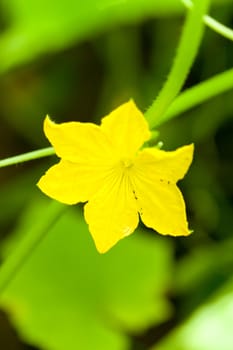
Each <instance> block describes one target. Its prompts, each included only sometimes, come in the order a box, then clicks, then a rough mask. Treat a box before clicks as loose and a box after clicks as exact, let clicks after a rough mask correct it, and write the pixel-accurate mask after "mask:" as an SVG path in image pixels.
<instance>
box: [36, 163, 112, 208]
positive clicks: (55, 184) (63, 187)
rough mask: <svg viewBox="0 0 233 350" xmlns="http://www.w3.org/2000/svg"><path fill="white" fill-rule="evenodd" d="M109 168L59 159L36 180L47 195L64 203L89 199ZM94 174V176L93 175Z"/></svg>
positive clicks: (101, 183) (106, 174) (109, 170)
mask: <svg viewBox="0 0 233 350" xmlns="http://www.w3.org/2000/svg"><path fill="white" fill-rule="evenodd" d="M109 172H110V173H111V169H109V168H107V167H105V168H104V167H95V168H93V167H92V166H90V165H85V164H76V163H71V162H69V161H65V160H61V161H60V162H59V163H58V164H56V165H54V166H52V167H51V168H50V169H49V170H48V171H47V172H46V174H45V175H44V176H42V177H41V179H40V180H39V182H38V184H37V185H38V187H39V188H40V189H41V191H42V192H44V193H45V194H46V195H47V196H49V197H51V198H53V199H56V200H58V201H59V202H62V203H65V204H75V203H78V202H86V201H87V200H89V199H90V198H91V197H92V196H93V195H95V193H96V192H97V191H98V190H99V188H100V187H101V186H102V185H103V183H104V181H105V178H107V177H108V175H109ZM93 174H94V176H93Z"/></svg>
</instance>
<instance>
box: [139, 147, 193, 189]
mask: <svg viewBox="0 0 233 350" xmlns="http://www.w3.org/2000/svg"><path fill="white" fill-rule="evenodd" d="M193 150H194V145H193V144H191V145H187V146H183V147H180V148H178V149H177V150H175V151H171V152H167V151H163V150H160V149H157V148H144V149H143V150H142V151H141V152H140V153H139V155H138V157H137V158H136V160H135V167H136V169H137V171H140V169H143V170H142V171H143V172H147V177H152V178H153V179H154V178H155V177H157V179H159V180H160V181H161V180H162V181H167V182H172V183H176V182H177V181H178V180H180V179H182V178H183V177H184V175H185V174H186V172H187V171H188V168H189V166H190V164H191V162H192V159H193Z"/></svg>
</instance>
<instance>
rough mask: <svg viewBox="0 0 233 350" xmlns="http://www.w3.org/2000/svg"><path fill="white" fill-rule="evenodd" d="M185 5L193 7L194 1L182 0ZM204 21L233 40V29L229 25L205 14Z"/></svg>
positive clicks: (189, 7)
mask: <svg viewBox="0 0 233 350" xmlns="http://www.w3.org/2000/svg"><path fill="white" fill-rule="evenodd" d="M181 1H182V3H183V4H184V6H186V7H187V8H188V9H192V7H193V3H192V1H191V0H181ZM203 20H204V23H205V24H206V25H207V26H208V27H209V28H211V29H212V30H214V31H215V32H216V33H218V34H220V35H222V36H224V37H225V38H227V39H230V40H233V30H232V29H231V28H229V27H227V26H224V25H223V24H222V23H220V22H218V21H216V20H215V19H214V18H212V17H210V16H208V15H205V16H204V17H203Z"/></svg>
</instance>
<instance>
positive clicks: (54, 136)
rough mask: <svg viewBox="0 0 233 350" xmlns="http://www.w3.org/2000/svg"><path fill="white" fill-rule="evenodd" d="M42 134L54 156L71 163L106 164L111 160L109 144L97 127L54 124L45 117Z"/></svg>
mask: <svg viewBox="0 0 233 350" xmlns="http://www.w3.org/2000/svg"><path fill="white" fill-rule="evenodd" d="M44 132H45V135H46V137H47V138H48V139H49V141H50V143H51V144H52V145H53V147H54V149H55V152H56V154H57V155H58V156H59V157H60V158H63V159H66V160H69V161H71V162H83V161H84V162H85V163H89V164H90V163H98V164H100V163H106V162H109V161H110V162H111V159H113V157H114V154H113V149H112V147H111V142H110V141H109V140H108V138H107V136H106V135H105V134H104V132H103V131H102V130H101V128H100V127H99V126H98V125H95V124H92V123H80V122H68V123H61V124H56V123H54V122H52V121H51V120H50V119H49V117H48V116H47V117H46V118H45V121H44Z"/></svg>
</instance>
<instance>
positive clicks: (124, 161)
mask: <svg viewBox="0 0 233 350" xmlns="http://www.w3.org/2000/svg"><path fill="white" fill-rule="evenodd" d="M121 164H122V166H123V168H126V169H129V168H131V167H132V166H133V159H131V158H123V159H122V160H121Z"/></svg>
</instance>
